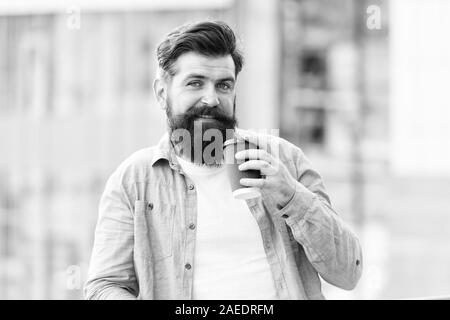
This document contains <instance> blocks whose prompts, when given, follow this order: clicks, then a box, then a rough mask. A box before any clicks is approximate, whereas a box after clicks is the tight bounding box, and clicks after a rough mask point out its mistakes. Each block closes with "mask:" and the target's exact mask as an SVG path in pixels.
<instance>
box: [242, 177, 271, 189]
mask: <svg viewBox="0 0 450 320" xmlns="http://www.w3.org/2000/svg"><path fill="white" fill-rule="evenodd" d="M239 182H240V183H241V184H242V185H243V186H246V187H258V188H264V186H265V185H266V179H250V178H242V179H241V180H240V181H239Z"/></svg>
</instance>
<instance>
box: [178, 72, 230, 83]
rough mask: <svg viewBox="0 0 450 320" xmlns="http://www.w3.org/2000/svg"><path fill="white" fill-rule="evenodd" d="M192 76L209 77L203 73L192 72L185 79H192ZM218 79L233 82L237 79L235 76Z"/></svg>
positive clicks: (198, 77)
mask: <svg viewBox="0 0 450 320" xmlns="http://www.w3.org/2000/svg"><path fill="white" fill-rule="evenodd" d="M191 78H196V79H207V77H205V76H204V75H202V74H198V73H191V74H188V75H187V76H186V77H185V78H184V81H186V80H188V79H191ZM218 81H231V82H233V83H234V82H235V81H236V80H235V79H234V78H233V77H225V78H221V79H219V80H218Z"/></svg>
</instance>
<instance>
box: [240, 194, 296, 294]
mask: <svg viewBox="0 0 450 320" xmlns="http://www.w3.org/2000/svg"><path fill="white" fill-rule="evenodd" d="M247 205H248V207H249V209H250V211H251V212H252V214H253V216H254V217H255V219H256V222H257V223H258V226H259V229H260V231H261V237H262V240H263V246H264V251H265V253H266V256H267V261H268V262H269V265H270V269H271V271H272V276H273V279H274V283H275V288H276V290H277V293H278V297H279V298H280V299H289V293H288V291H287V287H286V280H285V278H284V276H283V270H282V267H281V263H280V261H279V257H278V255H277V253H276V246H275V243H274V237H273V235H272V232H271V230H272V229H273V228H272V227H271V225H270V221H269V219H268V218H267V216H266V213H265V211H264V210H263V209H261V208H260V207H259V206H258V205H257V204H256V203H255V202H254V200H247Z"/></svg>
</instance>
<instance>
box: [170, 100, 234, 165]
mask: <svg viewBox="0 0 450 320" xmlns="http://www.w3.org/2000/svg"><path fill="white" fill-rule="evenodd" d="M235 107H236V101H234V107H233V115H232V116H229V115H228V114H226V113H224V112H223V111H222V110H221V109H220V108H219V107H195V106H193V107H190V108H189V109H188V110H187V111H186V112H185V113H183V114H180V115H176V116H174V115H173V114H172V105H171V103H170V100H168V101H167V108H166V114H167V122H168V126H169V135H170V139H171V141H172V143H173V144H174V146H175V150H176V153H177V154H178V155H180V156H183V157H184V158H188V159H190V161H191V162H193V163H195V164H199V165H207V166H218V165H219V164H220V163H221V162H222V151H223V143H224V142H225V141H226V140H227V139H231V138H233V136H234V129H235V127H236V126H237V119H236V116H235V112H234V111H235V110H236V108H235ZM202 116H209V117H210V118H202ZM205 133H206V134H205Z"/></svg>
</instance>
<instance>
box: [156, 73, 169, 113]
mask: <svg viewBox="0 0 450 320" xmlns="http://www.w3.org/2000/svg"><path fill="white" fill-rule="evenodd" d="M153 92H154V93H155V97H156V100H157V101H158V104H159V106H160V107H161V109H166V108H167V102H166V101H167V84H166V82H165V81H164V80H163V79H162V78H160V77H158V78H156V79H155V81H153Z"/></svg>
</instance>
